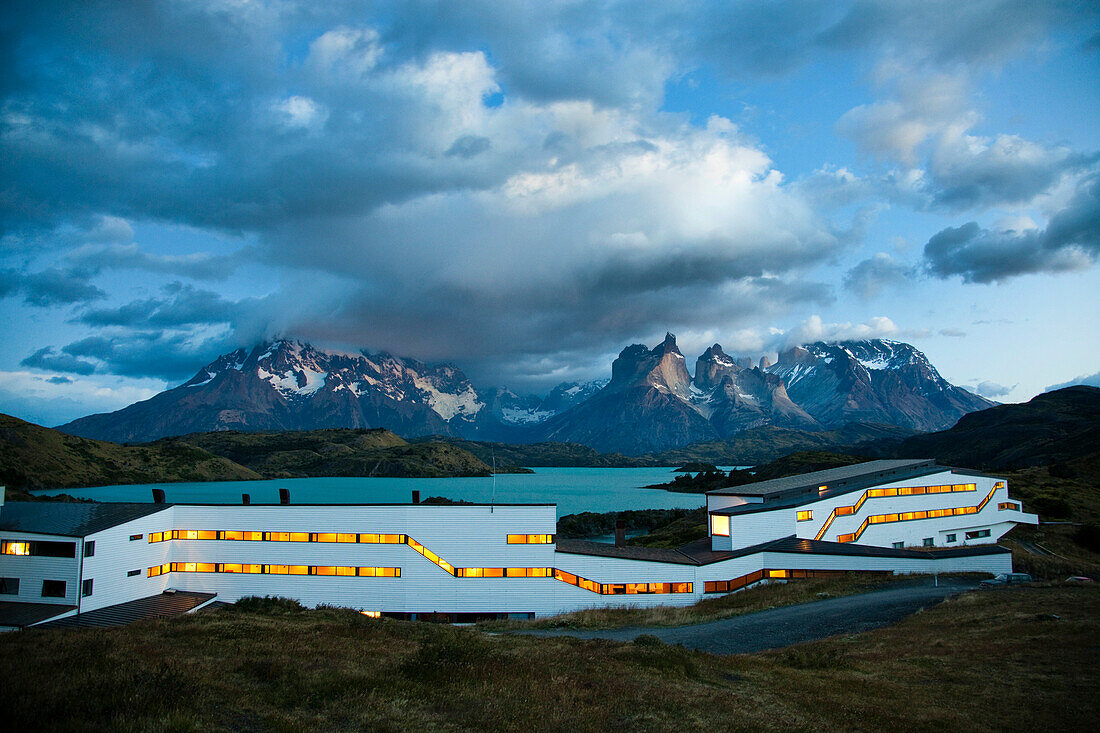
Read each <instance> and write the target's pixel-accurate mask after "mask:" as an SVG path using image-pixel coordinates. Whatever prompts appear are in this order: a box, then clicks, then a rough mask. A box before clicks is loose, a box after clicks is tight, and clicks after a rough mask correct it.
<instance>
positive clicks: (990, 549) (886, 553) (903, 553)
mask: <svg viewBox="0 0 1100 733" xmlns="http://www.w3.org/2000/svg"><path fill="white" fill-rule="evenodd" d="M766 551H767V552H793V553H800V554H807V555H849V556H861V557H898V558H902V557H903V558H908V559H910V560H939V559H942V558H945V557H970V556H974V555H1000V554H1003V553H1006V552H1007V553H1011V552H1012V550H1009V549H1008V548H1005V547H1001V546H999V545H972V546H970V547H945V548H937V549H930V550H904V549H895V548H893V547H876V546H874V545H857V544H856V543H854V542H826V541H824V540H810V539H799V538H798V537H796V536H794V535H791V536H790V537H784V538H783V539H781V540H778V541H777V542H775V543H772V546H771V547H768V548H767V550H766Z"/></svg>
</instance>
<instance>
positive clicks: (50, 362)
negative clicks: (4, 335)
mask: <svg viewBox="0 0 1100 733" xmlns="http://www.w3.org/2000/svg"><path fill="white" fill-rule="evenodd" d="M19 363H20V365H22V366H25V367H30V368H32V369H42V370H44V371H47V372H68V373H70V374H82V375H85V376H86V375H88V374H91V373H93V372H94V371H95V364H93V363H92V362H90V361H85V360H84V359H78V358H77V357H75V356H73V355H71V354H58V353H55V352H54V350H53V348H52V347H49V346H47V347H46V348H43V349H39V350H38V351H36V352H34V353H33V354H31V355H30V356H28V357H27V358H26V359H24V360H23V361H21V362H19ZM50 381H53V380H50Z"/></svg>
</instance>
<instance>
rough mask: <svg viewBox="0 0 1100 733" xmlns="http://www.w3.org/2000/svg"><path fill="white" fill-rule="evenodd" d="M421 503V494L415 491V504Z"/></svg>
mask: <svg viewBox="0 0 1100 733" xmlns="http://www.w3.org/2000/svg"><path fill="white" fill-rule="evenodd" d="M419 503H420V492H419V491H415V490H414V491H413V504H419Z"/></svg>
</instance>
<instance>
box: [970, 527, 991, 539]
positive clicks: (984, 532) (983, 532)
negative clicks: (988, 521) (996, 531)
mask: <svg viewBox="0 0 1100 733" xmlns="http://www.w3.org/2000/svg"><path fill="white" fill-rule="evenodd" d="M988 536H989V530H988V529H976V530H974V531H973V532H967V533H966V539H968V540H976V539H980V538H982V537H988Z"/></svg>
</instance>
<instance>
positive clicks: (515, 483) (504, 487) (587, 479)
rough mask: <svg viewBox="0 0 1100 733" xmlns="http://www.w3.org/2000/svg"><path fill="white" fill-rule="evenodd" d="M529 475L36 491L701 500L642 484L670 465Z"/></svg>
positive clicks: (596, 507) (615, 502)
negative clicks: (418, 493) (284, 492)
mask: <svg viewBox="0 0 1100 733" xmlns="http://www.w3.org/2000/svg"><path fill="white" fill-rule="evenodd" d="M534 470H535V473H533V474H500V475H498V476H497V477H496V485H495V488H494V481H493V479H492V478H491V477H488V478H299V479H276V480H272V481H210V482H197V483H176V484H135V485H131V486H97V487H94V488H87V489H64V490H60V491H44V492H41V493H44V494H70V495H72V496H77V497H82V498H87V499H96V500H98V501H137V502H148V501H152V500H153V494H152V491H151V489H153V488H160V489H164V493H165V497H166V500H167V501H168V502H175V503H189V502H190V503H199V504H238V503H240V501H241V494H248V495H249V496H251V498H252V502H253V503H256V504H277V503H278V502H279V489H280V488H285V489H289V490H290V501H291V503H294V504H386V503H404V502H408V501H410V499H411V497H412V492H413V491H419V492H420V497H421V498H422V499H427V498H428V497H429V496H445V497H447V498H448V499H463V500H465V501H473V502H484V503H488V502H490V501H496V503H498V504H557V505H558V516H559V517H561V516H564V515H566V514H575V513H577V512H613V511H623V510H626V509H675V508H681V507H682V508H695V507H701V506H703V504H704V503H706V502H705V499H704V498H703V496H702V494H675V493H672V492H670V491H664V490H663V489H644V488H641V487H643V486H645V485H647V484H658V483H665V482H667V481H671V480H672V479H673V478H674V477H675V476H676V474H675V473H673V472H672V469H671V468H536V469H534Z"/></svg>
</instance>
